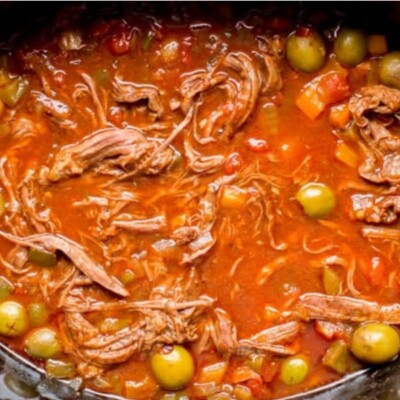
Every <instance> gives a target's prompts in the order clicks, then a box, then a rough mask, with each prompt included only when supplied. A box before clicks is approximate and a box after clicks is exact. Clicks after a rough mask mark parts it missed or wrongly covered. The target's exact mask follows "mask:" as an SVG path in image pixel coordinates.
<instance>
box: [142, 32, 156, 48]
mask: <svg viewBox="0 0 400 400" xmlns="http://www.w3.org/2000/svg"><path fill="white" fill-rule="evenodd" d="M153 38H154V33H153V32H149V33H148V34H147V35H146V36H145V37H144V38H143V40H142V45H141V47H142V50H143V51H147V50H148V49H149V47H150V45H151V42H152V41H153Z"/></svg>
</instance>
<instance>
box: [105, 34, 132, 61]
mask: <svg viewBox="0 0 400 400" xmlns="http://www.w3.org/2000/svg"><path fill="white" fill-rule="evenodd" d="M107 47H108V49H109V50H110V52H111V54H112V55H114V56H121V55H123V54H126V53H127V52H128V51H129V47H130V40H129V39H128V37H127V35H126V33H125V32H122V33H120V34H119V35H113V36H111V38H110V39H109V40H108V42H107Z"/></svg>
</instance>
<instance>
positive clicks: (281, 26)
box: [266, 17, 292, 33]
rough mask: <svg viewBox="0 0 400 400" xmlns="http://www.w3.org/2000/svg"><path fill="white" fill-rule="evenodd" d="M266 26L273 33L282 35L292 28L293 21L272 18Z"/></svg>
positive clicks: (284, 18) (283, 18)
mask: <svg viewBox="0 0 400 400" xmlns="http://www.w3.org/2000/svg"><path fill="white" fill-rule="evenodd" d="M266 25H267V27H268V28H270V29H272V30H273V31H275V32H278V33H281V32H287V31H288V30H289V29H290V28H291V26H292V21H291V20H290V19H289V18H286V17H271V18H269V19H268V20H267V21H266Z"/></svg>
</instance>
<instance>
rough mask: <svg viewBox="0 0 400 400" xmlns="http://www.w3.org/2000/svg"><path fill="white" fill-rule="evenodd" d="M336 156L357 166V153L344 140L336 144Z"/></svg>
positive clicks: (347, 163)
mask: <svg viewBox="0 0 400 400" xmlns="http://www.w3.org/2000/svg"><path fill="white" fill-rule="evenodd" d="M335 157H336V158H337V159H338V160H340V161H341V162H343V163H344V164H346V165H347V166H349V167H352V168H356V167H357V165H358V155H357V153H356V152H355V151H354V150H353V149H352V148H351V147H349V146H348V145H347V144H346V143H344V142H339V143H338V144H337V145H336V151H335Z"/></svg>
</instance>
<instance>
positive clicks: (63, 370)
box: [45, 358, 76, 379]
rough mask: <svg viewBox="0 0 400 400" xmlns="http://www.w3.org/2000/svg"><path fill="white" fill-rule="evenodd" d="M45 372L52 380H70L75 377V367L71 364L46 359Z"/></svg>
mask: <svg viewBox="0 0 400 400" xmlns="http://www.w3.org/2000/svg"><path fill="white" fill-rule="evenodd" d="M45 368H46V372H47V374H48V375H49V376H50V377H52V378H58V379H71V378H73V377H74V376H76V368H75V365H74V364H72V363H71V362H66V361H60V360H53V359H51V358H50V359H48V360H46V366H45Z"/></svg>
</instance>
